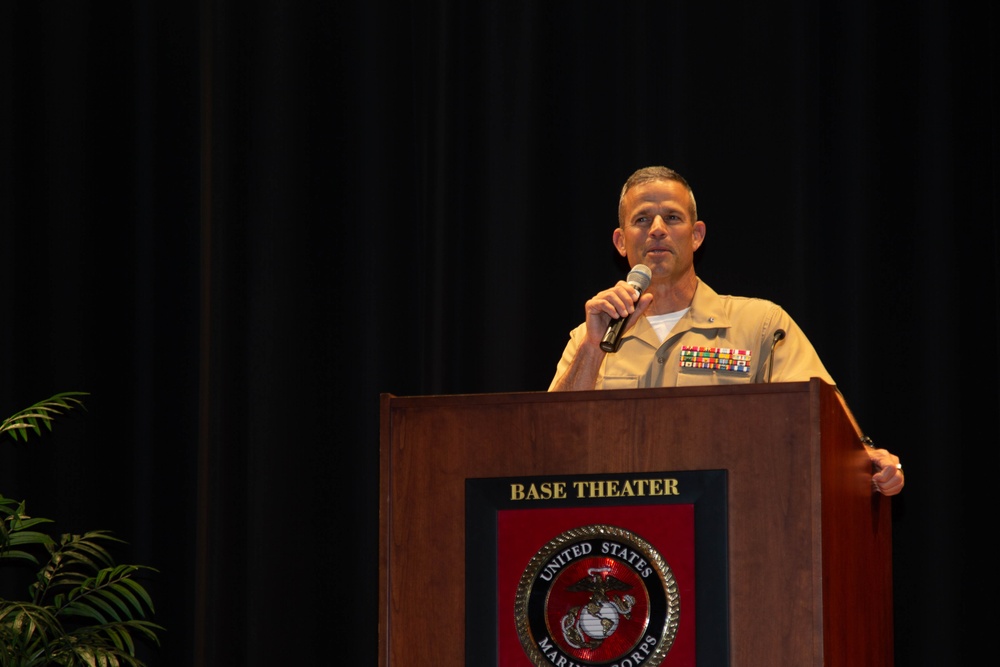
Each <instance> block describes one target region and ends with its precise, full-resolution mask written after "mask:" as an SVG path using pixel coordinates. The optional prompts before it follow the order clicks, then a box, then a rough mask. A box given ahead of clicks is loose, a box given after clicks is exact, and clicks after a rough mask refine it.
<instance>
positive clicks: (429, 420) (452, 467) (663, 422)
mask: <svg viewBox="0 0 1000 667" xmlns="http://www.w3.org/2000/svg"><path fill="white" fill-rule="evenodd" d="M380 429H381V438H380V450H381V464H380V465H381V470H380V508H379V509H380V513H379V523H380V526H379V527H380V545H379V557H380V567H379V665H381V666H383V667H387V666H393V667H403V666H407V667H409V666H412V665H434V666H435V667H458V666H460V665H464V664H465V661H466V647H465V641H464V640H465V636H466V634H465V622H466V615H465V612H464V609H465V606H466V597H465V588H466V581H465V572H466V561H465V558H466V548H465V547H466V545H465V530H466V524H465V502H464V497H463V496H464V492H465V483H466V480H467V479H475V478H493V477H515V476H523V477H533V476H546V475H577V474H600V473H635V472H646V471H649V472H655V471H698V470H725V471H727V480H728V481H727V484H728V489H727V501H726V502H727V513H728V535H727V536H724V537H725V538H726V540H725V541H726V544H727V550H728V555H727V559H728V578H729V581H728V582H727V584H728V585H727V589H726V590H727V591H728V605H729V608H728V623H729V628H728V637H729V655H728V661H727V662H726V664H728V665H732V666H734V667H747V666H758V665H795V666H796V667H805V666H816V667H819V666H825V667H863V666H865V665H871V666H874V667H888V666H891V665H892V664H893V616H892V541H891V528H892V526H891V514H890V509H891V508H890V501H889V499H887V498H885V497H883V496H881V495H880V494H877V493H873V492H872V488H871V474H872V468H871V464H870V462H869V461H868V458H867V455H866V453H865V451H864V448H863V446H862V444H861V443H860V442H859V439H858V436H857V434H856V433H855V432H854V429H853V427H852V425H851V423H850V421H849V419H848V417H847V415H846V414H845V413H844V410H843V408H842V407H841V405H840V403H839V401H838V399H837V396H836V390H835V389H834V388H833V387H832V386H830V385H827V384H825V383H824V382H822V381H820V380H818V379H813V380H812V381H810V382H793V383H777V384H762V385H758V384H755V385H743V386H701V387H690V388H663V389H635V390H632V389H628V390H613V391H586V392H561V393H548V392H531V393H512V394H482V395H452V396H421V397H396V396H393V395H391V394H383V395H382V396H381V427H380ZM432 609H433V610H447V613H445V614H441V613H437V612H435V613H431V610H432ZM664 664H669V655H668V660H667V661H664ZM475 667H486V666H481V665H476V666H475ZM706 667H717V666H716V665H707V666H706Z"/></svg>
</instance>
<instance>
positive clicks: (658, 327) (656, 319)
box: [646, 308, 691, 343]
mask: <svg viewBox="0 0 1000 667" xmlns="http://www.w3.org/2000/svg"><path fill="white" fill-rule="evenodd" d="M689 310H691V309H690V308H685V309H684V310H678V311H677V312H676V313H667V314H666V315H646V320H647V321H648V322H649V325H650V326H651V327H653V331H655V332H656V335H657V336H659V337H660V342H661V343H662V342H663V341H665V340H666V339H667V335H668V334H669V333H670V330H671V329H673V328H674V325H675V324H677V322H678V321H679V320H680V319H681V318H682V317H684V313H686V312H687V311H689Z"/></svg>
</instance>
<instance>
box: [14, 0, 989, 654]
mask: <svg viewBox="0 0 1000 667" xmlns="http://www.w3.org/2000/svg"><path fill="white" fill-rule="evenodd" d="M972 4H973V3H957V2H945V1H943V0H940V1H939V0H916V1H912V2H880V3H871V2H868V1H867V0H844V1H842V2H837V3H819V2H792V1H789V2H774V3H765V4H760V3H737V2H728V3H717V2H700V3H690V2H644V1H629V2H617V3H581V2H568V1H557V0H552V1H545V2H539V1H534V2H510V1H507V0H503V1H497V0H481V1H479V2H447V1H439V2H427V3H396V2H393V3H389V2H382V1H381V0H375V1H372V0H364V1H359V0H345V1H343V2H325V1H324V2H320V1H318V0H315V1H306V0H302V1H299V2H291V1H289V2H279V1H276V0H272V1H265V0H259V1H248V2H233V1H227V0H201V1H200V2H199V1H196V0H171V1H170V2H166V1H165V0H136V1H134V2H120V1H119V2H105V1H97V0H93V1H91V2H84V1H82V0H80V1H76V2H66V1H63V2H59V1H44V0H43V1H35V0H31V1H29V0H23V1H22V0H13V1H11V0H4V1H3V2H0V148H2V153H0V170H2V178H0V224H2V236H0V299H2V301H0V302H2V310H0V318H2V324H0V355H2V357H0V415H3V416H7V415H9V414H11V413H13V412H15V411H16V410H18V409H21V408H23V407H27V406H28V405H30V404H31V403H34V402H36V401H38V400H41V399H43V398H46V397H48V396H50V395H52V394H54V393H56V392H60V391H70V390H78V391H87V392H90V396H89V397H88V398H87V401H86V402H87V410H86V411H76V412H73V413H72V414H71V415H69V416H67V417H64V418H61V419H60V420H59V421H58V422H57V424H56V426H55V429H54V431H53V432H52V433H51V434H48V435H46V436H45V437H44V438H43V439H41V440H37V439H36V440H33V441H32V442H31V443H28V444H27V445H24V444H15V443H13V442H12V441H10V440H7V441H5V442H0V492H2V493H3V495H5V496H7V497H12V498H17V499H26V500H27V501H28V507H29V510H30V511H31V513H32V514H34V515H36V516H46V517H50V518H53V519H55V520H56V524H55V525H56V529H57V530H63V531H71V530H75V531H80V530H89V529H96V528H106V529H111V530H114V531H115V533H116V534H118V535H119V536H121V537H122V538H124V539H126V540H128V543H129V544H128V546H127V547H126V548H125V552H124V553H123V554H122V558H121V560H123V561H126V562H135V563H143V564H149V565H153V566H155V567H157V568H158V569H159V570H160V572H159V574H158V575H157V576H156V577H155V579H153V580H152V581H151V582H150V586H151V588H152V589H153V594H154V600H155V602H156V604H157V615H156V620H157V621H159V622H160V623H161V624H163V625H165V626H166V628H167V631H166V632H165V633H164V635H163V645H162V646H161V647H160V648H159V649H155V650H150V651H148V652H147V653H145V654H144V655H145V657H146V659H147V660H148V662H149V664H150V665H153V666H165V665H180V666H183V665H197V666H209V665H211V666H215V665H248V666H254V665H275V664H282V665H314V664H375V661H376V647H377V639H378V636H377V607H378V599H377V594H376V587H377V573H378V552H377V546H378V511H377V508H378V490H377V486H378V468H377V465H378V397H379V394H380V392H391V393H394V394H397V395H425V394H453V393H490V392H519V391H541V390H544V389H545V388H546V387H547V386H548V383H549V380H550V379H551V377H552V374H553V372H554V369H555V364H556V361H557V360H558V357H559V354H560V353H561V350H562V347H563V345H564V343H565V341H566V339H567V335H568V332H569V330H570V329H571V328H572V327H573V326H575V325H576V324H577V323H579V322H580V321H581V320H582V316H583V302H584V301H585V300H586V299H587V298H588V297H589V296H591V295H592V294H594V293H596V292H597V291H599V290H601V289H603V288H605V287H606V286H608V285H610V284H611V283H612V282H614V281H615V280H617V279H618V278H620V277H621V276H623V275H624V273H625V268H624V267H623V266H622V264H621V263H620V262H619V261H618V260H617V259H616V255H615V253H614V251H613V249H612V245H611V232H612V230H613V228H614V226H615V224H616V217H615V216H616V207H617V198H618V192H619V189H620V187H621V184H622V182H623V181H624V180H625V178H626V177H627V176H628V175H629V173H631V172H632V171H633V170H634V169H636V168H638V167H642V166H647V165H649V164H666V165H668V166H671V167H674V168H676V169H678V170H679V171H681V173H683V174H685V175H686V176H687V177H688V178H689V180H690V181H691V183H692V185H693V186H694V190H695V193H696V195H697V197H698V203H699V212H700V214H701V217H702V219H704V220H705V221H706V222H707V225H708V235H707V240H706V244H705V246H704V247H703V249H702V250H701V251H699V252H700V255H699V259H698V270H699V273H700V274H701V276H702V277H703V278H704V279H705V280H706V282H708V283H709V284H710V285H711V286H712V287H714V288H715V289H716V290H717V291H719V292H721V293H736V294H746V295H754V296H763V297H767V298H770V299H772V300H774V301H776V302H777V303H779V304H781V305H783V306H784V307H785V308H786V309H787V310H788V311H789V312H790V313H791V314H792V315H793V317H795V319H796V320H797V322H798V323H799V324H800V325H801V326H802V327H803V328H804V329H805V331H806V332H807V334H808V335H809V336H810V338H811V339H812V341H813V343H814V345H815V346H816V348H817V349H818V351H819V352H820V354H821V356H822V357H823V359H824V361H825V362H826V365H827V367H828V369H829V370H830V372H831V374H832V375H833V377H834V378H835V379H836V380H837V381H838V384H839V385H840V387H841V389H842V390H843V392H844V394H845V395H846V396H847V398H848V401H849V403H850V404H851V407H852V409H853V411H854V412H855V414H856V416H857V417H858V419H859V421H860V422H861V424H862V427H863V428H864V429H865V431H866V432H867V433H868V434H870V435H871V436H872V437H873V438H875V440H876V442H877V443H878V444H879V445H881V446H884V447H886V448H888V449H890V450H891V451H893V452H894V453H896V454H898V455H899V456H900V457H901V459H902V460H903V461H904V463H905V465H906V471H907V487H906V490H905V491H904V493H903V494H902V495H901V496H898V497H897V498H895V499H894V500H893V517H894V559H893V567H894V580H895V586H894V589H895V601H896V606H895V621H896V632H895V646H896V656H897V664H898V665H935V666H940V665H958V664H968V663H970V662H972V661H973V660H974V657H973V656H975V657H976V658H975V659H978V655H979V652H980V650H981V649H982V647H983V645H984V642H986V643H988V642H989V639H988V638H989V637H992V636H993V623H991V622H989V621H991V620H992V617H993V616H994V614H992V613H991V612H990V611H989V610H991V609H993V607H994V605H995V603H996V599H997V595H998V590H997V583H996V582H997V579H996V567H995V558H994V557H993V556H992V555H991V553H992V552H991V549H992V542H993V541H994V539H993V535H994V533H995V530H996V525H997V524H996V515H995V512H994V509H995V507H996V500H995V496H994V494H993V493H991V491H992V489H991V488H990V486H991V484H992V483H993V478H994V476H995V473H996V470H997V463H998V461H997V453H996V452H997V445H998V442H997V440H998V438H997V428H996V423H997V415H998V411H1000V400H998V399H1000V392H998V391H997V386H996V379H997V372H998V370H1000V368H998V367H1000V364H998V359H1000V357H998V333H997V313H998V297H1000V286H998V273H997V259H998V255H997V249H998V245H997V227H998V222H1000V216H998V196H997V195H998V189H1000V187H998V184H1000V161H998V155H1000V151H998V137H997V128H998V123H997V121H998V99H1000V98H998V85H997V68H996V61H997V44H996V35H997V34H998V32H997V29H998V20H997V12H998V10H997V5H996V4H995V3H974V4H975V5H976V6H975V7H973V6H972ZM766 482H767V483H776V484H788V483H794V480H772V481H766ZM427 576H428V581H431V582H432V581H433V579H434V577H438V576H448V573H427ZM21 592H22V591H21V590H20V589H16V590H14V591H13V592H10V591H8V590H6V589H0V596H6V597H11V596H17V595H19V594H20V593H21ZM428 596H429V597H428V604H429V605H430V606H431V607H433V589H432V588H430V589H429V590H428ZM441 611H443V610H441ZM452 611H453V612H454V610H452ZM453 639H454V638H452V637H447V636H442V637H429V638H428V641H452V640H453ZM891 639H892V638H888V637H887V638H886V641H890V640H891ZM332 656H340V657H336V658H335V657H332ZM414 664H419V651H417V652H415V658H414Z"/></svg>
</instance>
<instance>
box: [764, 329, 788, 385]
mask: <svg viewBox="0 0 1000 667" xmlns="http://www.w3.org/2000/svg"><path fill="white" fill-rule="evenodd" d="M784 337H785V330H784V329H778V330H777V331H775V332H774V337H773V338H772V339H771V351H770V352H768V353H767V359H768V365H767V383H768V384H771V371H773V370H774V346H775V345H777V344H778V341H780V340H781V339H782V338H784Z"/></svg>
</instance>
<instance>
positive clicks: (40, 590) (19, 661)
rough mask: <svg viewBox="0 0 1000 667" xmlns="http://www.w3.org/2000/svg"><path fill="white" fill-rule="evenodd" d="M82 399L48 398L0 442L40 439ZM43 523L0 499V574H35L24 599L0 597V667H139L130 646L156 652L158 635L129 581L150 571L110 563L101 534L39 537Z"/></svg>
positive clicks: (12, 420)
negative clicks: (15, 570)
mask: <svg viewBox="0 0 1000 667" xmlns="http://www.w3.org/2000/svg"><path fill="white" fill-rule="evenodd" d="M83 396H86V393H84V392H65V393H61V394H56V395H55V396H52V397H51V398H47V399H45V400H44V401H40V402H38V403H36V404H35V405H32V406H31V407H29V408H27V409H25V410H21V411H20V412H17V413H15V414H13V415H11V416H10V417H8V418H7V419H5V420H4V421H3V422H2V424H0V438H3V437H4V434H8V435H9V436H11V437H13V438H14V440H15V441H16V440H23V441H25V442H27V441H28V439H29V437H30V436H32V435H34V436H36V437H37V436H41V435H42V427H44V428H46V429H48V430H51V428H52V421H53V420H54V419H55V418H56V417H58V416H59V415H61V414H63V413H65V412H66V411H68V410H72V409H74V408H80V407H83V403H82V400H81V397H83ZM50 523H53V522H52V521H51V520H50V519H44V518H39V517H31V516H29V515H28V513H27V510H26V506H25V502H24V501H15V500H12V499H10V498H6V497H4V496H3V494H2V493H0V567H5V566H10V565H14V564H21V565H25V564H27V566H28V567H27V568H26V570H27V571H30V570H31V569H33V568H35V567H37V568H38V569H37V572H36V573H35V574H34V577H33V579H29V581H28V582H26V586H25V589H24V590H25V591H26V594H27V597H26V598H25V599H23V600H11V599H7V597H6V596H7V595H8V592H7V591H5V590H0V667H50V666H56V665H59V666H64V667H76V666H87V667H119V666H122V665H128V666H131V667H144V663H143V662H142V661H141V660H140V659H139V658H137V657H136V646H135V639H136V638H140V639H142V640H144V641H149V642H151V643H153V644H158V643H159V638H158V636H157V632H158V631H161V630H163V628H162V627H161V626H159V625H157V624H155V623H153V622H152V621H150V620H148V619H149V617H150V616H151V615H152V614H153V613H154V609H153V602H152V600H151V599H150V596H149V593H148V592H147V590H146V588H145V587H144V586H143V585H142V584H141V583H140V582H139V581H138V580H137V578H136V576H137V575H139V574H140V573H143V572H155V571H156V570H155V569H153V568H150V567H145V566H141V565H121V564H118V563H116V562H115V559H114V558H113V557H112V554H111V552H110V551H109V547H110V546H111V545H112V544H113V543H116V542H118V543H120V542H122V540H119V539H117V538H116V537H114V536H113V535H111V534H110V533H109V532H108V531H104V530H95V531H89V532H86V533H83V534H81V535H76V534H69V533H67V534H62V535H59V536H58V537H53V536H50V535H49V534H48V533H46V532H44V531H43V528H44V527H45V526H46V525H47V524H50ZM22 569H25V568H22Z"/></svg>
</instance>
